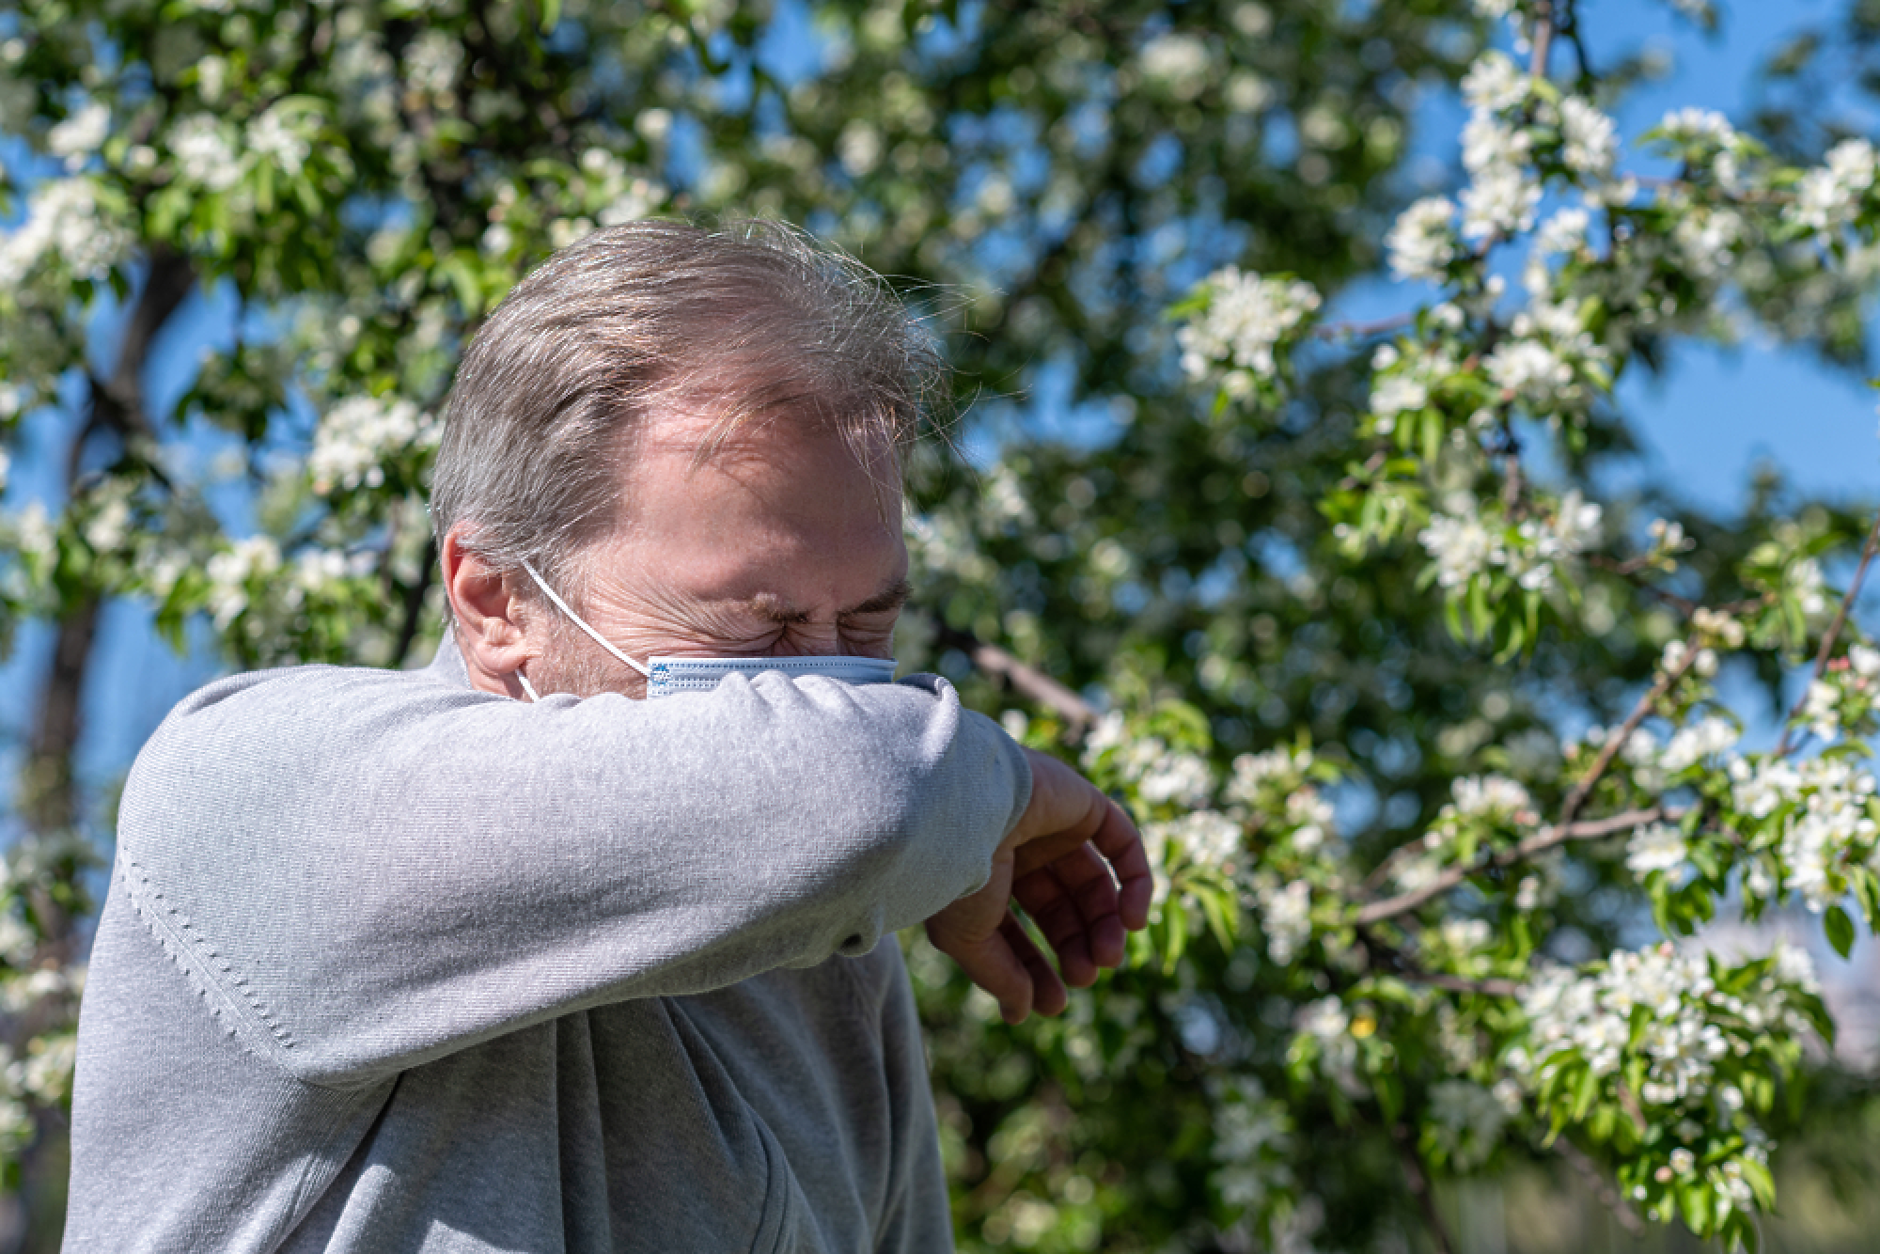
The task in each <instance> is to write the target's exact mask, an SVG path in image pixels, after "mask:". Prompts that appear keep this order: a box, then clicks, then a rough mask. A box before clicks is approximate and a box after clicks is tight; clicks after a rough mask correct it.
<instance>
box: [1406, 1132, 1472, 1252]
mask: <svg viewBox="0 0 1880 1254" xmlns="http://www.w3.org/2000/svg"><path fill="white" fill-rule="evenodd" d="M1390 1138H1391V1140H1392V1141H1394V1142H1396V1144H1397V1160H1398V1162H1400V1163H1401V1164H1402V1165H1403V1180H1404V1184H1405V1185H1406V1186H1408V1187H1409V1189H1410V1196H1411V1197H1413V1198H1415V1199H1416V1203H1417V1209H1418V1210H1419V1211H1421V1212H1422V1213H1423V1225H1424V1227H1426V1228H1428V1229H1429V1233H1430V1240H1431V1241H1432V1242H1433V1243H1434V1244H1435V1246H1436V1248H1437V1250H1438V1251H1439V1252H1440V1254H1455V1249H1456V1243H1455V1241H1454V1240H1453V1239H1452V1238H1451V1237H1450V1235H1449V1227H1448V1225H1447V1224H1445V1223H1444V1222H1443V1217H1442V1215H1441V1214H1440V1213H1438V1211H1437V1209H1436V1195H1435V1194H1434V1193H1433V1192H1432V1191H1431V1189H1430V1177H1429V1173H1428V1172H1427V1171H1425V1170H1424V1169H1423V1157H1422V1155H1420V1154H1418V1153H1417V1147H1416V1142H1415V1141H1413V1140H1412V1139H1411V1137H1410V1129H1409V1127H1408V1126H1406V1125H1405V1124H1401V1123H1398V1124H1393V1125H1391V1129H1390Z"/></svg>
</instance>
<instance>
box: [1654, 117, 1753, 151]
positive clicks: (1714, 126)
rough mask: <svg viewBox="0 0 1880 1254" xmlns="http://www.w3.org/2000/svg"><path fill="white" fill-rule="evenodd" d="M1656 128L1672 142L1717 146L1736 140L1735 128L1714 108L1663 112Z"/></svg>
mask: <svg viewBox="0 0 1880 1254" xmlns="http://www.w3.org/2000/svg"><path fill="white" fill-rule="evenodd" d="M1658 129H1660V130H1661V131H1663V132H1664V134H1665V138H1667V139H1669V140H1670V141H1671V142H1673V143H1681V144H1695V143H1703V144H1711V145H1715V146H1717V147H1724V146H1726V145H1733V144H1735V143H1736V142H1737V137H1736V128H1735V127H1733V126H1731V125H1730V121H1729V119H1728V118H1726V117H1724V116H1723V115H1722V114H1721V113H1718V112H1717V111H1716V110H1714V109H1698V108H1684V109H1674V110H1673V111H1671V112H1670V113H1667V114H1665V116H1664V119H1663V120H1662V121H1660V122H1659V123H1658Z"/></svg>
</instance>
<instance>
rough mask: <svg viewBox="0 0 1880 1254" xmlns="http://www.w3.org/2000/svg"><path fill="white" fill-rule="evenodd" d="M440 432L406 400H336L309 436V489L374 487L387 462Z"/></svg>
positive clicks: (427, 443) (432, 440)
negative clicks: (310, 437)
mask: <svg viewBox="0 0 1880 1254" xmlns="http://www.w3.org/2000/svg"><path fill="white" fill-rule="evenodd" d="M439 434H440V433H439V429H438V424H437V421H436V420H435V419H434V418H432V417H431V416H430V415H429V414H426V413H423V412H421V411H420V410H419V409H418V407H417V406H416V405H414V404H412V403H411V402H410V401H407V400H401V399H396V398H393V399H387V398H384V397H372V396H355V397H352V398H350V399H348V400H344V401H341V402H340V403H339V404H337V405H335V406H334V407H333V408H332V409H331V410H329V411H328V412H327V414H326V417H324V418H322V419H321V420H320V426H319V429H318V430H316V431H315V432H314V437H313V453H312V456H311V457H309V458H308V461H307V469H308V471H309V472H310V473H311V474H312V476H313V486H314V490H315V491H316V492H320V493H323V494H324V493H328V492H332V491H334V490H335V489H337V488H349V489H350V488H358V487H361V486H363V487H369V488H376V487H378V486H379V485H380V484H382V483H384V482H385V470H384V466H383V463H384V462H385V461H386V460H387V459H388V458H390V457H393V456H396V455H398V454H400V453H403V452H406V451H407V450H411V449H418V448H426V447H430V446H431V445H434V444H435V443H436V442H437V440H438V437H439Z"/></svg>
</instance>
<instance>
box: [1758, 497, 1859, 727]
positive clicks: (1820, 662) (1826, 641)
mask: <svg viewBox="0 0 1880 1254" xmlns="http://www.w3.org/2000/svg"><path fill="white" fill-rule="evenodd" d="M1876 547H1880V515H1876V516H1875V517H1874V520H1873V528H1872V530H1870V531H1868V533H1867V544H1866V547H1865V548H1863V549H1861V551H1860V565H1859V566H1857V567H1855V568H1854V582H1853V583H1851V584H1849V585H1848V587H1847V595H1846V596H1844V597H1842V598H1841V608H1839V609H1838V610H1836V611H1835V612H1834V621H1833V622H1832V623H1829V624H1828V630H1827V633H1826V634H1825V635H1823V636H1822V637H1821V648H1820V649H1819V650H1817V651H1816V653H1815V673H1814V675H1813V676H1812V677H1811V678H1810V679H1809V681H1808V687H1809V688H1812V687H1814V686H1815V685H1816V684H1817V683H1819V682H1821V677H1822V675H1823V674H1824V673H1826V671H1827V669H1828V655H1829V654H1830V653H1832V652H1834V641H1835V639H1836V637H1838V636H1839V635H1840V634H1841V628H1842V627H1844V626H1846V625H1847V611H1848V607H1849V606H1851V605H1853V604H1854V598H1855V597H1857V596H1859V595H1860V585H1861V582H1862V581H1863V580H1865V579H1866V578H1867V567H1868V566H1869V565H1870V564H1871V563H1872V562H1873V555H1874V550H1875V548H1876ZM1807 704H1808V688H1804V689H1802V695H1801V696H1800V697H1798V698H1796V701H1795V706H1794V708H1793V709H1791V710H1790V711H1789V717H1788V719H1787V720H1786V722H1787V724H1788V725H1787V726H1786V727H1784V728H1783V729H1782V740H1781V742H1780V743H1779V744H1777V745H1776V756H1777V757H1778V758H1780V757H1786V756H1787V755H1788V753H1789V751H1790V750H1791V749H1793V748H1794V747H1795V746H1794V744H1792V743H1790V742H1791V738H1792V737H1793V736H1794V734H1795V720H1796V718H1797V717H1798V716H1799V715H1800V714H1801V712H1802V707H1803V706H1805V705H1807Z"/></svg>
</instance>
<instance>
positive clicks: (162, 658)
mask: <svg viewBox="0 0 1880 1254" xmlns="http://www.w3.org/2000/svg"><path fill="white" fill-rule="evenodd" d="M1839 7H1840V6H1839V4H1837V3H1834V2H1831V0H1789V2H1786V3H1776V2H1774V0H1758V2H1756V3H1739V4H1737V5H1736V6H1734V7H1732V8H1729V9H1727V10H1726V11H1725V28H1724V32H1723V35H1722V37H1721V38H1719V39H1716V40H1711V41H1707V40H1705V39H1704V38H1703V37H1702V36H1701V35H1698V34H1696V33H1695V32H1694V31H1693V30H1692V28H1691V27H1690V26H1689V24H1688V23H1685V22H1684V21H1682V20H1681V19H1679V18H1677V17H1676V16H1675V15H1674V14H1673V12H1672V10H1671V9H1670V6H1669V5H1667V4H1663V3H1651V2H1642V0H1581V4H1580V10H1581V14H1582V25H1583V27H1584V28H1585V29H1586V31H1587V32H1588V35H1589V40H1590V45H1591V51H1592V54H1593V57H1594V64H1595V66H1596V67H1598V66H1599V65H1601V64H1606V65H1610V64H1611V63H1612V62H1613V61H1615V60H1616V59H1617V56H1618V54H1619V53H1620V51H1621V50H1629V49H1637V48H1640V47H1657V48H1661V49H1662V50H1664V51H1666V52H1668V53H1670V54H1671V56H1672V57H1673V59H1674V64H1675V69H1674V71H1673V72H1672V73H1671V74H1669V75H1668V76H1667V77H1665V78H1664V79H1662V80H1661V81H1659V82H1657V83H1655V84H1653V85H1651V86H1650V87H1648V88H1646V89H1644V90H1642V91H1640V92H1639V93H1637V95H1636V96H1635V97H1634V98H1633V100H1632V101H1631V102H1630V103H1629V105H1628V106H1627V107H1626V108H1625V109H1624V110H1623V112H1622V113H1621V114H1620V119H1619V120H1620V125H1621V130H1622V131H1623V132H1624V133H1625V134H1626V135H1627V136H1631V135H1636V134H1637V133H1638V132H1640V131H1642V130H1644V129H1646V128H1647V127H1649V126H1650V125H1652V124H1653V123H1654V122H1655V121H1656V120H1657V119H1658V118H1659V117H1660V116H1662V114H1663V113H1664V112H1666V111H1667V110H1669V109H1671V108H1675V107H1681V106H1685V105H1701V106H1705V107H1710V108H1716V109H1720V110H1722V111H1724V112H1725V113H1728V114H1730V115H1732V116H1733V117H1740V116H1741V114H1742V112H1743V108H1744V105H1745V102H1746V100H1747V99H1748V85H1749V82H1750V79H1751V76H1752V75H1753V73H1754V70H1755V66H1756V64H1757V62H1758V60H1759V59H1760V57H1761V56H1763V55H1764V54H1766V52H1767V51H1768V50H1769V49H1771V48H1773V47H1774V46H1776V44H1777V43H1778V42H1779V41H1780V40H1781V39H1782V38H1783V37H1784V36H1785V35H1787V34H1789V33H1791V32H1793V31H1794V30H1796V29H1797V28H1799V27H1802V26H1806V25H1809V24H1819V23H1825V22H1829V21H1832V20H1833V19H1834V17H1835V15H1836V14H1837V12H1838V10H1839ZM1561 55H1563V56H1564V55H1565V50H1564V49H1562V50H1561ZM1444 113H1445V110H1444V108H1443V107H1437V108H1433V109H1431V110H1429V111H1428V112H1427V118H1428V120H1429V121H1430V122H1431V123H1432V124H1437V123H1441V122H1442V121H1444V120H1445V119H1444ZM1433 130H1434V126H1433ZM1453 142H1454V141H1453V136H1452V135H1443V134H1436V133H1432V134H1431V135H1429V136H1427V137H1425V138H1424V139H1423V141H1422V143H1423V145H1424V147H1425V148H1426V150H1427V151H1428V152H1430V153H1431V154H1433V155H1440V156H1441V157H1443V158H1445V159H1447V158H1448V157H1449V156H1450V155H1451V153H1452V152H1453ZM1415 297H1416V293H1414V292H1409V291H1396V290H1393V289H1392V288H1391V286H1390V285H1388V284H1383V283H1379V284H1367V285H1366V286H1365V288H1364V290H1363V291H1362V292H1361V293H1359V294H1357V295H1356V296H1354V297H1353V299H1352V300H1351V301H1350V302H1347V303H1349V304H1352V305H1361V306H1362V307H1363V308H1365V309H1366V310H1369V309H1371V308H1372V307H1373V306H1375V307H1376V308H1377V309H1378V310H1380V311H1382V310H1391V309H1396V308H1402V307H1405V306H1406V305H1407V304H1408V303H1409V301H1411V300H1414V299H1415ZM186 312H187V314H188V316H187V317H185V318H184V319H183V320H182V325H181V326H179V327H178V328H176V333H175V334H174V336H173V339H172V343H171V353H172V355H173V357H174V358H175V359H176V360H183V361H186V360H188V359H190V358H193V356H194V353H195V351H196V347H197V346H199V345H200V344H202V343H204V342H206V341H207V340H210V339H215V338H219V337H220V336H221V335H223V334H225V331H224V330H223V328H226V326H227V322H228V317H229V312H228V310H227V309H226V308H221V309H218V308H217V306H216V302H214V301H213V300H207V301H205V300H202V299H200V298H198V299H196V300H194V301H192V304H191V306H190V308H189V310H188V311H186ZM186 373H187V371H186V369H185V368H179V367H178V366H177V365H175V364H172V365H170V366H168V367H165V366H163V365H162V364H159V367H158V368H157V370H156V371H155V372H154V377H153V379H152V384H153V390H155V391H156V392H158V393H159V394H161V393H163V392H165V391H167V390H169V389H172V388H176V387H180V386H182V382H183V379H184V376H185V374H186ZM159 399H160V397H159ZM1621 401H1622V403H1623V406H1624V408H1625V409H1626V411H1627V412H1628V413H1630V414H1631V415H1632V416H1633V417H1634V418H1635V420H1636V422H1637V431H1638V434H1639V435H1640V437H1641V438H1642V440H1643V441H1644V443H1645V446H1646V449H1647V453H1646V457H1645V460H1644V465H1643V466H1642V467H1641V472H1642V474H1643V475H1645V476H1647V477H1650V478H1652V479H1654V480H1655V481H1657V482H1660V483H1665V484H1670V485H1674V486H1675V487H1676V488H1677V489H1678V490H1679V491H1680V492H1681V493H1682V494H1684V495H1686V496H1687V497H1689V498H1690V499H1692V500H1693V501H1694V502H1697V503H1699V504H1703V505H1707V506H1710V507H1713V508H1717V509H1722V510H1730V509H1733V508H1734V507H1735V505H1736V503H1737V502H1738V501H1740V499H1741V496H1742V491H1743V486H1744V484H1745V483H1746V481H1747V479H1748V476H1749V474H1750V472H1751V470H1752V468H1753V467H1755V466H1756V465H1757V464H1758V463H1760V462H1764V461H1768V462H1773V463H1775V464H1776V465H1778V466H1780V467H1781V468H1782V470H1783V471H1784V472H1785V474H1786V475H1787V476H1788V477H1789V479H1790V480H1791V481H1792V482H1793V483H1794V484H1796V485H1797V486H1798V487H1800V488H1802V489H1804V490H1807V491H1811V492H1818V493H1826V494H1830V495H1833V496H1836V497H1840V498H1843V499H1846V500H1850V501H1852V500H1858V499H1864V500H1872V499H1874V498H1875V497H1876V496H1877V495H1880V493H1877V492H1876V488H1877V487H1880V436H1877V434H1876V432H1877V431H1880V420H1877V419H1876V414H1875V399H1874V395H1873V393H1872V391H1871V389H1869V388H1868V387H1867V386H1866V385H1865V384H1864V383H1863V382H1862V381H1861V380H1859V379H1857V378H1852V377H1849V376H1847V375H1844V374H1836V373H1832V372H1829V371H1827V370H1825V369H1824V368H1822V367H1821V366H1820V365H1819V364H1818V363H1817V362H1815V361H1814V360H1812V359H1811V358H1809V357H1808V356H1807V355H1806V354H1802V353H1798V352H1795V351H1791V350H1787V349H1784V348H1781V347H1779V346H1774V345H1770V344H1757V343H1750V344H1745V345H1743V346H1741V347H1739V348H1737V349H1735V350H1731V351H1728V352H1725V351H1721V350H1710V349H1687V350H1685V351H1683V352H1681V354H1680V355H1679V356H1678V357H1677V358H1676V359H1675V360H1674V361H1673V362H1672V363H1671V366H1670V368H1669V370H1668V371H1666V372H1665V373H1664V374H1662V375H1660V376H1657V377H1647V376H1645V375H1643V374H1642V373H1640V374H1636V375H1634V376H1633V377H1630V378H1628V380H1627V381H1626V382H1625V383H1624V385H1623V386H1622V388H1621ZM18 470H19V472H20V473H19V474H18V475H17V476H16V477H17V478H20V479H22V480H26V481H27V482H24V483H21V484H19V485H16V493H17V490H19V489H24V490H26V491H32V490H33V488H32V484H31V480H32V478H33V476H34V475H35V473H36V471H35V468H34V467H32V466H30V465H22V466H20V467H19V468H18ZM18 499H19V496H18V495H17V494H14V500H15V501H17V500H18ZM103 640H104V646H103V649H102V653H101V656H100V657H99V659H98V661H97V663H96V665H95V667H94V672H93V677H92V682H91V686H90V688H89V690H88V692H87V696H86V707H87V714H88V718H89V725H90V732H89V735H88V738H87V742H86V745H85V749H84V752H83V754H82V759H81V769H82V770H83V771H84V772H85V773H86V774H87V776H89V777H90V778H92V779H94V780H103V779H108V778H111V777H114V776H115V775H117V774H118V773H119V772H121V771H122V770H123V769H125V767H126V766H127V765H128V763H129V761H130V759H131V757H132V756H133V755H134V754H135V752H136V749H137V747H138V745H139V744H141V743H142V740H143V738H144V737H145V736H147V735H148V734H149V731H150V730H151V729H152V728H153V727H154V726H155V725H156V723H157V722H158V721H159V720H160V719H161V717H162V715H163V714H164V712H165V711H166V710H167V709H168V708H169V707H170V705H171V704H173V703H174V702H175V701H176V700H177V699H178V698H180V697H181V696H183V695H184V694H185V693H187V692H188V691H189V690H190V689H191V688H193V687H195V686H197V685H198V684H200V683H202V682H204V681H206V680H207V679H208V678H210V677H212V676H213V674H214V673H215V669H216V668H215V665H214V664H213V663H212V662H209V661H206V660H204V659H202V658H200V657H198V658H195V659H185V658H179V657H177V656H176V655H175V654H173V653H172V652H171V651H170V650H169V649H168V648H167V647H165V646H164V645H162V644H160V643H158V642H157V641H155V640H154V639H153V638H152V637H151V635H150V633H149V630H148V625H147V620H146V618H145V616H144V615H143V614H142V612H141V611H138V610H136V609H135V608H133V607H129V606H122V605H119V606H113V607H112V608H111V609H110V611H109V613H108V614H107V617H106V621H105V624H104V633H103ZM47 643H48V642H47V634H46V633H45V632H44V631H34V630H29V631H27V632H26V633H24V634H23V635H22V638H21V640H20V642H19V648H18V650H17V652H16V654H15V656H14V658H13V659H12V661H11V662H10V663H9V664H7V665H5V666H4V667H0V694H3V695H0V736H3V737H4V739H0V744H6V745H10V744H15V743H17V740H18V738H19V737H20V736H22V735H23V734H24V732H25V727H26V723H27V720H28V718H29V714H30V711H31V709H32V707H33V704H34V703H35V701H36V698H37V692H36V691H35V685H36V682H37V677H38V676H39V675H40V674H41V673H42V667H43V665H44V658H45V652H46V648H47ZM9 756H10V755H9ZM0 769H3V770H6V771H7V773H8V775H9V777H10V776H11V774H12V769H11V765H10V764H8V763H5V762H0Z"/></svg>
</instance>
